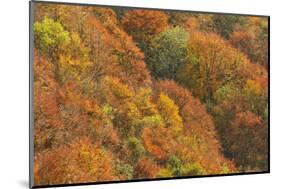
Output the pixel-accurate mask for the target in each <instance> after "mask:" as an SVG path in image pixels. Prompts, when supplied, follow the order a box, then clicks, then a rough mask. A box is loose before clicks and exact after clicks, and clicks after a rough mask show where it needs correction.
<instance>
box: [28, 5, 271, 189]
mask: <svg viewBox="0 0 281 189" xmlns="http://www.w3.org/2000/svg"><path fill="white" fill-rule="evenodd" d="M34 4H35V21H34V46H35V48H34V53H33V54H34V57H33V60H34V62H33V73H34V75H33V76H34V77H33V95H34V98H33V104H34V106H33V109H34V138H33V140H34V154H33V155H34V170H33V173H34V182H35V185H36V186H40V185H55V184H71V183H85V182H102V181H115V180H130V179H150V178H169V177H179V176H196V175H213V174H229V173H241V172H252V171H266V170H267V169H268V165H267V162H268V156H267V154H268V149H267V148H268V145H267V144H268V104H267V103H268V73H267V66H268V61H267V51H268V47H267V35H268V33H267V27H268V26H267V24H268V23H267V20H266V19H265V18H262V17H257V18H252V17H246V16H243V17H242V16H241V17H239V18H238V17H236V16H234V17H223V16H218V15H215V14H191V13H174V12H169V11H154V10H137V9H124V10H123V9H122V10H121V9H120V10H119V9H118V8H102V7H94V6H89V7H86V6H78V5H77V6H76V5H75V6H73V5H72V6H67V5H60V4H46V3H34ZM117 9H118V10H117ZM242 18H243V19H242Z"/></svg>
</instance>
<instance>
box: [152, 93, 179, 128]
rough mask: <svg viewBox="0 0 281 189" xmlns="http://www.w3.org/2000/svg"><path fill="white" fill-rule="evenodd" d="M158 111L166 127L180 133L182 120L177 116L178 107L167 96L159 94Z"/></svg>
mask: <svg viewBox="0 0 281 189" xmlns="http://www.w3.org/2000/svg"><path fill="white" fill-rule="evenodd" d="M157 106H158V110H159V112H160V114H161V116H162V118H163V120H164V122H165V123H166V125H167V126H168V127H171V128H173V129H175V131H181V130H182V128H183V125H182V119H181V117H180V116H179V109H178V106H177V105H176V104H175V103H174V101H173V100H172V99H170V98H169V97H168V96H167V95H165V94H163V93H161V94H160V96H159V99H158V103H157Z"/></svg>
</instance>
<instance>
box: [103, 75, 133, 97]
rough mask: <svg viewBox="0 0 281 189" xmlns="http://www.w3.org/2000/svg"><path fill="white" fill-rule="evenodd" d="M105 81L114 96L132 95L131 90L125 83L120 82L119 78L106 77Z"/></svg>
mask: <svg viewBox="0 0 281 189" xmlns="http://www.w3.org/2000/svg"><path fill="white" fill-rule="evenodd" d="M105 81H106V83H107V84H108V86H109V88H110V89H111V90H112V92H113V94H114V95H115V96H116V97H118V98H120V99H127V98H130V97H132V96H133V91H132V90H131V89H130V88H129V87H128V86H127V85H126V84H123V83H121V82H120V81H119V79H117V78H110V77H107V78H106V80H105Z"/></svg>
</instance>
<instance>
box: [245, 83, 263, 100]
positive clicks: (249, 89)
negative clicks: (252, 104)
mask: <svg viewBox="0 0 281 189" xmlns="http://www.w3.org/2000/svg"><path fill="white" fill-rule="evenodd" d="M245 90H246V93H250V94H253V95H257V96H260V95H262V93H263V89H262V87H261V86H260V84H259V83H258V82H256V81H254V80H250V79H249V80H247V82H246V86H245Z"/></svg>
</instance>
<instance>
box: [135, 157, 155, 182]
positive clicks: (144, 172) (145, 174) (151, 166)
mask: <svg viewBox="0 0 281 189" xmlns="http://www.w3.org/2000/svg"><path fill="white" fill-rule="evenodd" d="M134 171H135V173H136V174H135V175H134V177H135V178H155V177H156V174H157V172H158V171H159V166H157V164H156V163H155V162H153V161H151V160H150V159H148V158H147V159H140V160H139V161H138V163H137V165H136V167H135V170H134Z"/></svg>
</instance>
